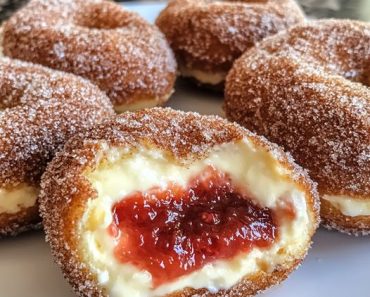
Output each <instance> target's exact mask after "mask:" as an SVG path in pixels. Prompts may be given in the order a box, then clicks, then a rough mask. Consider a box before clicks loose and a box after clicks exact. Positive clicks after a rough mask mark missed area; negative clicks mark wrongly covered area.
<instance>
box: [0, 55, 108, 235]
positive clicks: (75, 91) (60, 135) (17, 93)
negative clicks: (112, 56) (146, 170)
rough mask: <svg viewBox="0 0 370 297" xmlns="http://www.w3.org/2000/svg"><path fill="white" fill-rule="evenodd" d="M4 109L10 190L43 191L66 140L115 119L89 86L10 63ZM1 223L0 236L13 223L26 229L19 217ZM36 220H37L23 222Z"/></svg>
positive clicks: (4, 67)
mask: <svg viewBox="0 0 370 297" xmlns="http://www.w3.org/2000/svg"><path fill="white" fill-rule="evenodd" d="M0 110H1V111H0V188H5V189H13V188H15V187H17V186H19V185H21V184H27V185H30V186H35V187H38V186H39V182H40V177H41V174H42V173H43V171H44V169H45V167H46V164H47V162H48V161H50V160H51V158H52V157H53V156H54V154H55V152H56V151H58V150H59V149H60V148H61V147H62V146H63V145H64V143H65V141H66V139H68V138H70V137H71V136H73V135H75V134H77V133H79V132H81V131H84V130H85V129H87V128H89V127H91V126H93V125H94V124H95V123H97V122H100V121H101V120H102V119H104V118H106V117H108V116H110V115H112V114H113V109H112V106H111V104H110V102H109V99H108V98H107V97H106V95H105V94H104V93H103V92H101V91H100V90H99V89H98V88H97V87H96V86H94V85H92V84H91V83H89V82H88V81H86V80H84V79H82V78H79V77H76V76H74V75H72V74H66V73H61V72H57V71H52V70H49V69H47V68H44V67H42V66H36V65H33V64H30V63H26V62H20V61H17V60H10V59H7V58H2V59H1V60H0ZM26 212H27V211H26ZM27 216H28V215H27V213H25V217H27ZM10 217H12V218H11V220H10ZM0 218H1V220H0V221H1V224H0V234H4V233H9V232H8V231H9V230H8V229H9V226H6V225H7V223H9V222H10V221H12V222H15V221H16V225H17V226H18V227H16V226H15V228H16V230H19V228H22V222H19V221H17V220H16V219H17V216H7V218H8V219H5V218H6V217H4V216H1V217H0ZM31 220H33V221H35V216H32V218H28V219H27V220H25V221H24V222H23V223H24V224H27V223H28V222H26V221H31ZM36 221H37V220H36ZM23 227H24V226H23ZM14 231H15V230H11V232H13V233H14Z"/></svg>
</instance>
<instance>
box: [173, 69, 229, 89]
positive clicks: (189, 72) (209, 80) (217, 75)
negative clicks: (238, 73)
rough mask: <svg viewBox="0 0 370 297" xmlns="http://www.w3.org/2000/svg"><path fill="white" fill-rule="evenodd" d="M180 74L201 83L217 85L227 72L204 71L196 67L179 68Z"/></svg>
mask: <svg viewBox="0 0 370 297" xmlns="http://www.w3.org/2000/svg"><path fill="white" fill-rule="evenodd" d="M180 72H181V75H182V76H184V77H193V78H195V79H196V80H198V81H199V82H201V83H202V84H208V85H218V84H220V83H222V82H223V81H224V80H225V78H226V75H227V72H223V71H220V72H206V71H202V70H197V69H188V68H185V67H184V68H181V70H180Z"/></svg>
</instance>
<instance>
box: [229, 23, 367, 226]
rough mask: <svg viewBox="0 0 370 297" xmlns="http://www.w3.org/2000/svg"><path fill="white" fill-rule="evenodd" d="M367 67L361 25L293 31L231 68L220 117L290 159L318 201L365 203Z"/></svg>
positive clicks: (315, 26) (326, 25) (306, 27)
mask: <svg viewBox="0 0 370 297" xmlns="http://www.w3.org/2000/svg"><path fill="white" fill-rule="evenodd" d="M369 61H370V25H369V24H367V23H361V22H356V21H335V20H326V21H313V22H311V23H307V24H305V25H299V26H296V27H294V28H292V29H291V30H289V31H287V32H286V33H281V34H278V35H276V36H274V37H271V38H268V39H266V40H265V41H263V42H262V43H261V44H260V45H259V46H257V47H255V48H253V49H252V50H250V51H248V52H247V53H246V54H245V55H244V56H243V57H241V58H240V59H239V60H238V61H236V63H235V65H234V67H233V69H232V70H231V71H230V73H229V75H228V78H227V82H226V91H225V94H226V95H225V96H226V100H225V104H224V109H225V111H226V115H227V117H228V119H230V120H234V121H237V122H238V123H240V124H241V125H243V126H245V127H246V128H248V129H251V130H252V131H254V132H257V133H258V134H261V135H264V136H266V137H267V138H268V139H269V140H271V141H273V142H276V143H277V144H279V145H282V146H283V147H284V148H285V149H286V150H287V151H289V152H291V153H292V155H293V157H294V158H295V159H296V160H297V162H298V163H299V164H300V165H302V166H303V167H305V168H307V169H308V170H309V172H310V176H311V177H312V178H313V179H314V180H315V181H317V182H318V189H319V193H320V195H322V196H323V195H324V194H326V195H345V196H349V197H358V198H357V199H369V197H370V183H369V176H370V159H369V158H368V156H369V153H370V151H369V148H370V122H369V114H370V90H369V88H368V86H369V81H368V74H369V73H370V64H369ZM327 214H328V215H329V213H328V212H323V216H324V219H327V220H329V221H330V219H331V218H330V217H326V215H327ZM347 220H349V218H347ZM338 223H340V222H339V221H338ZM343 227H345V226H343Z"/></svg>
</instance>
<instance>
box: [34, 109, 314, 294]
mask: <svg viewBox="0 0 370 297" xmlns="http://www.w3.org/2000/svg"><path fill="white" fill-rule="evenodd" d="M242 138H248V139H249V140H250V141H251V142H252V143H254V144H255V145H256V146H257V147H258V148H259V149H261V150H267V151H269V152H270V153H271V154H273V155H274V157H275V158H276V159H278V160H279V161H280V162H281V165H282V166H283V167H285V168H289V169H290V170H292V172H293V174H292V179H293V180H294V181H295V182H296V184H297V187H299V188H300V189H302V190H303V191H304V192H305V193H306V194H307V196H306V197H307V205H308V209H309V210H310V215H311V217H312V222H314V224H313V226H311V227H312V230H311V232H312V233H313V232H314V231H315V229H316V227H317V223H318V220H319V219H318V212H319V202H318V196H317V192H316V187H315V185H314V184H313V183H312V182H311V180H310V179H309V178H308V176H307V175H306V173H305V171H303V170H302V169H301V168H300V167H298V166H297V165H296V164H295V163H294V162H293V160H292V159H291V157H290V156H289V155H288V154H285V153H284V152H283V151H282V150H281V149H280V148H279V147H277V146H276V145H273V144H271V143H269V142H268V141H267V140H266V139H264V138H262V137H258V136H256V135H254V134H253V133H251V132H249V131H247V130H245V129H244V128H242V127H240V126H239V125H237V124H233V123H230V122H227V121H226V120H224V119H222V118H220V117H217V116H201V115H199V114H197V113H190V112H188V113H186V112H181V111H174V110H172V109H169V108H153V109H147V110H143V111H140V112H137V113H125V114H123V115H120V116H117V117H115V118H113V119H110V120H107V121H105V122H104V123H102V124H100V125H98V126H96V127H95V128H94V129H91V130H89V131H88V133H86V134H85V135H81V136H76V137H74V138H72V139H70V141H68V143H67V144H66V146H65V147H64V150H63V151H62V152H60V153H58V154H57V156H56V158H54V159H53V161H52V162H51V163H50V164H49V165H48V168H47V170H46V172H45V174H44V175H43V177H42V186H41V187H42V190H41V195H40V204H41V205H40V209H41V216H42V217H43V223H44V227H45V231H46V238H47V241H48V242H49V243H50V245H51V248H52V252H53V255H54V258H55V260H56V262H57V263H58V264H59V265H60V266H61V268H62V271H63V273H64V275H65V277H66V278H67V279H68V280H69V282H70V283H71V285H72V286H73V288H74V290H75V292H76V293H77V294H78V295H79V296H97V297H103V296H108V293H107V292H106V291H104V289H103V288H102V287H101V286H100V285H99V283H98V281H97V279H96V275H94V274H93V273H92V272H91V271H90V269H89V263H85V262H84V261H83V260H82V259H83V257H82V255H81V254H80V253H81V251H80V250H79V248H78V244H79V238H80V235H79V234H78V233H77V232H76V230H77V228H78V223H79V222H80V220H81V218H82V216H83V215H84V211H85V208H86V203H87V202H88V201H89V200H90V199H94V198H95V197H97V192H96V189H94V188H93V187H92V185H91V184H90V182H89V181H88V179H87V178H86V177H85V172H87V171H91V170H94V168H96V166H97V165H98V164H97V162H100V161H101V160H102V159H103V160H104V156H105V155H104V154H106V149H107V148H109V149H111V148H115V147H119V148H125V149H127V152H135V150H137V149H139V148H142V147H148V148H151V149H158V150H161V151H165V152H166V153H168V154H169V156H173V162H174V163H176V162H178V163H182V162H185V161H186V164H188V162H189V161H190V162H191V161H192V160H198V159H202V158H206V157H207V156H208V154H209V153H210V151H211V150H212V148H213V147H214V146H216V145H220V144H223V143H228V142H238V141H240V140H241V139H242ZM138 170H140V168H138ZM302 254H304V251H302ZM299 263H300V260H297V259H289V260H287V263H286V265H284V266H281V267H278V268H277V269H276V270H275V271H273V272H272V273H267V272H266V273H264V272H261V273H259V274H256V275H253V276H251V277H248V278H245V279H243V280H242V281H240V283H238V284H237V285H235V286H234V287H233V288H231V289H230V290H225V291H222V292H221V291H220V292H218V293H211V292H209V291H207V290H204V289H202V290H192V289H185V290H183V291H180V292H175V293H173V294H170V295H167V297H180V296H181V297H190V296H202V297H206V296H207V297H211V296H220V297H221V296H234V297H236V296H249V295H254V294H255V293H256V292H258V291H260V290H263V289H265V288H267V287H269V286H271V285H273V284H276V283H279V282H280V281H282V280H284V279H285V278H286V277H287V276H288V274H289V273H290V272H291V270H293V269H294V268H295V267H297V265H298V264H299Z"/></svg>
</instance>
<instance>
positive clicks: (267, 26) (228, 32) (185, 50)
mask: <svg viewBox="0 0 370 297" xmlns="http://www.w3.org/2000/svg"><path fill="white" fill-rule="evenodd" d="M303 20H304V15H303V13H302V11H301V9H300V8H299V6H298V5H297V4H296V2H295V1H294V0H259V1H258V0H257V1H251V0H249V1H248V0H244V1H212V0H172V1H170V2H169V4H168V6H167V7H166V8H165V9H164V10H163V11H162V13H161V14H160V16H159V17H158V19H157V21H156V24H157V25H158V27H159V28H160V29H161V30H162V32H164V34H165V35H166V37H167V39H168V41H169V43H170V46H171V47H172V49H173V50H174V52H175V55H176V58H177V60H178V63H179V66H180V70H181V69H188V70H192V69H193V70H201V71H203V72H206V73H210V74H212V73H226V72H227V71H228V70H229V69H230V68H231V66H232V63H233V62H234V61H235V60H236V59H237V58H239V57H240V55H241V54H242V53H244V52H245V51H246V50H247V49H249V48H251V47H252V46H254V45H255V44H256V42H259V41H260V40H262V39H263V38H265V37H267V36H270V35H273V34H276V33H277V32H279V31H281V30H285V29H287V28H288V27H290V26H292V25H294V24H296V23H299V22H302V21H303Z"/></svg>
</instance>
